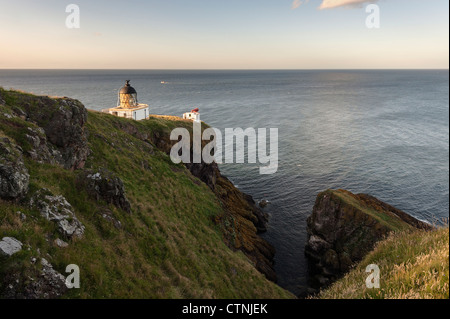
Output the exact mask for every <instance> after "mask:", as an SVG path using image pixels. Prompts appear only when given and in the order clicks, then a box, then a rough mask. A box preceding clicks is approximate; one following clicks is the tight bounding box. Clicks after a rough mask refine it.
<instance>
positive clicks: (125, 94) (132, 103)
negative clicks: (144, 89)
mask: <svg viewBox="0 0 450 319" xmlns="http://www.w3.org/2000/svg"><path fill="white" fill-rule="evenodd" d="M138 105H139V104H138V100H137V92H136V90H135V89H134V88H133V87H132V86H131V85H130V80H127V81H126V84H125V86H124V87H123V88H121V89H120V91H119V102H118V106H119V107H122V108H133V107H137V106H138Z"/></svg>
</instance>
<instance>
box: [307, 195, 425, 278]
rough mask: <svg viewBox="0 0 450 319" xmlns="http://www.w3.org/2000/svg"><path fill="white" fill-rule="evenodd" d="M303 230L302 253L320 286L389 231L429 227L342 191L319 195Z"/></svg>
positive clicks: (378, 201)
mask: <svg viewBox="0 0 450 319" xmlns="http://www.w3.org/2000/svg"><path fill="white" fill-rule="evenodd" d="M307 227H308V241H307V245H306V249H305V253H306V255H307V256H308V257H309V260H310V262H311V265H312V273H315V274H316V279H318V281H319V282H320V284H321V285H326V284H328V283H330V282H332V281H334V280H335V279H337V278H339V277H340V276H341V275H343V274H344V273H346V272H347V271H349V270H350V268H351V267H352V266H353V265H354V264H355V263H357V262H359V261H360V260H361V259H362V258H363V257H364V256H365V255H366V254H367V253H369V252H370V251H371V250H372V249H373V247H374V245H375V243H376V242H378V241H380V240H382V239H383V238H384V237H385V236H386V235H387V234H388V233H389V232H391V231H397V230H406V229H413V228H420V229H431V228H432V227H431V226H429V225H428V224H426V223H424V222H421V221H419V220H417V219H415V218H414V217H412V216H410V215H408V214H406V213H405V212H403V211H401V210H399V209H397V208H395V207H392V206H390V205H388V204H386V203H383V202H381V201H380V200H378V199H376V198H375V197H372V196H369V195H365V194H358V195H355V194H352V193H350V192H348V191H345V190H328V191H325V192H323V193H321V194H319V195H318V196H317V199H316V203H315V205H314V209H313V213H312V215H311V216H310V217H309V218H308V221H307Z"/></svg>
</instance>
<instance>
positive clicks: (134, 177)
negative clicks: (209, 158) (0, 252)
mask: <svg viewBox="0 0 450 319" xmlns="http://www.w3.org/2000/svg"><path fill="white" fill-rule="evenodd" d="M1 95H2V97H3V98H4V99H5V101H6V102H7V106H6V108H7V109H8V107H11V106H13V105H14V106H20V104H21V98H22V96H21V94H20V93H19V92H12V93H9V91H4V90H2V91H1ZM24 99H25V100H28V99H30V96H29V95H25V97H24ZM3 108H5V107H3ZM30 125H33V124H30V123H28V122H26V121H24V120H22V119H20V118H17V117H16V118H13V119H8V118H7V117H4V116H2V114H0V135H6V136H9V137H10V138H12V139H13V140H14V141H15V142H16V143H18V144H19V145H21V144H22V143H25V142H24V141H25V140H26V139H25V137H24V134H25V129H23V130H22V129H15V127H16V126H17V127H19V128H20V127H24V128H26V127H27V126H30ZM179 125H186V126H187V125H189V123H187V122H185V121H179V123H178V122H177V121H174V119H166V118H160V117H155V118H152V119H150V120H148V121H143V122H139V123H138V122H134V121H131V120H127V119H120V118H116V117H113V116H110V115H108V114H101V113H98V112H91V111H90V112H89V114H88V123H87V125H86V128H87V130H88V132H89V147H90V149H91V150H92V154H91V155H90V156H89V158H88V161H87V163H86V168H89V169H94V170H95V169H98V168H100V167H103V168H106V169H108V170H110V171H112V172H114V173H115V174H116V175H117V176H118V177H119V178H121V179H122V181H123V182H124V186H125V190H126V195H127V197H128V199H129V201H130V203H131V206H132V213H131V214H128V213H126V212H124V211H122V210H120V209H118V208H116V207H115V206H113V205H110V204H107V203H105V202H102V201H98V202H97V201H95V200H93V199H92V198H91V197H90V196H89V194H88V193H87V192H86V191H85V190H84V189H83V187H81V186H80V183H78V182H77V180H78V177H79V172H77V171H69V170H65V169H63V168H62V167H60V166H57V165H50V164H39V163H36V162H34V161H32V160H31V159H29V158H26V159H25V164H26V166H27V168H28V170H29V173H30V192H29V194H33V192H34V191H36V190H38V189H40V188H43V187H45V188H48V189H49V190H50V191H51V192H52V193H53V194H55V195H63V196H64V197H65V198H66V199H67V200H68V202H69V203H71V205H72V206H73V208H74V210H75V213H76V216H77V218H78V219H79V220H80V221H81V222H82V223H83V224H84V226H85V227H86V230H85V235H84V237H83V238H82V239H73V240H72V241H70V242H69V246H68V247H67V248H59V247H57V246H56V245H55V243H54V240H55V239H56V238H59V236H60V235H59V233H58V232H57V229H56V227H55V225H54V224H53V223H51V222H48V221H46V220H44V219H43V218H42V217H40V216H39V214H38V213H37V212H36V211H33V210H31V209H30V208H29V207H28V204H27V200H28V199H29V198H27V199H25V200H24V201H22V202H18V203H12V202H7V201H0V238H2V237H5V236H12V237H15V238H17V239H18V240H20V241H21V242H22V243H23V244H24V247H26V249H24V250H23V251H22V252H20V253H18V254H16V255H14V256H13V257H11V258H9V259H7V260H4V259H3V260H2V261H0V278H4V276H7V275H8V274H10V273H11V272H14V271H16V272H19V273H23V274H24V275H23V276H25V274H29V273H33V272H35V271H37V269H38V265H37V264H33V263H31V262H30V260H31V258H32V257H45V258H46V259H48V260H49V261H50V263H51V264H52V265H53V266H54V267H55V269H56V270H58V271H59V272H61V273H62V274H64V271H65V268H66V266H67V265H69V264H76V265H78V266H79V267H80V270H81V288H80V289H74V290H71V291H69V293H68V294H67V295H66V296H65V298H292V297H293V296H292V294H290V293H289V292H287V291H285V290H283V289H282V288H280V287H279V286H277V285H276V284H274V283H272V282H270V281H268V280H266V278H265V277H264V276H263V275H262V274H261V273H259V272H258V271H257V270H256V269H255V268H254V266H253V265H252V263H251V262H250V261H249V259H248V258H247V257H246V256H245V255H244V254H243V253H242V252H234V251H232V250H231V249H229V248H228V247H227V246H226V245H225V243H224V238H223V234H222V232H221V229H220V227H219V226H218V225H216V224H215V223H214V219H215V218H216V217H217V216H220V215H222V214H223V213H224V212H223V208H222V206H221V204H220V202H219V201H218V199H217V197H216V196H215V195H214V193H213V192H212V191H211V190H210V189H209V188H208V187H207V186H206V185H205V184H204V183H200V182H199V180H198V179H196V178H195V177H193V176H192V175H191V174H190V172H189V171H188V170H187V169H186V168H184V166H182V165H175V164H173V163H172V162H171V161H170V158H169V157H168V156H167V155H166V154H165V153H164V152H161V151H160V150H158V149H157V148H154V151H150V150H151V146H149V144H148V143H147V142H145V141H143V140H142V139H138V138H135V137H134V136H133V135H131V134H128V133H126V130H124V129H123V127H129V128H132V129H133V130H137V132H139V133H141V134H148V135H149V136H153V135H155V134H156V135H164V134H166V132H167V131H168V130H171V128H173V127H176V126H179ZM121 128H122V129H121ZM30 196H31V195H29V197H30ZM18 211H21V212H22V213H23V214H25V216H26V219H25V220H22V219H21V218H20V215H19V214H17V212H18ZM104 212H108V213H109V214H110V215H112V216H113V217H114V218H115V219H117V220H119V221H120V222H121V224H122V228H120V229H117V228H116V227H115V226H114V225H113V223H111V222H110V221H108V220H106V219H105V218H103V217H102V214H103V213H104ZM28 248H29V249H28ZM24 278H25V277H24ZM1 289H2V287H1V286H0V291H1Z"/></svg>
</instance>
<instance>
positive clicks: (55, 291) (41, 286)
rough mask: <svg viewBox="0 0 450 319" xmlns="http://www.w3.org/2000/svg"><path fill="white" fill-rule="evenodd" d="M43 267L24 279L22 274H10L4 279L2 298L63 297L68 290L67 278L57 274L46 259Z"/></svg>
mask: <svg viewBox="0 0 450 319" xmlns="http://www.w3.org/2000/svg"><path fill="white" fill-rule="evenodd" d="M34 259H35V258H34ZM35 262H36V259H35ZM35 262H34V263H35ZM41 265H42V268H41V269H40V270H36V271H35V272H34V274H32V275H31V276H28V277H24V275H23V274H20V273H10V274H8V275H7V276H6V277H5V278H3V280H2V282H3V286H4V287H5V288H4V289H3V291H2V292H1V294H0V298H4V299H55V298H60V297H61V296H63V295H64V294H65V293H66V292H67V290H68V288H67V286H66V279H65V277H64V276H63V275H61V274H60V273H59V272H57V271H56V270H55V269H54V268H53V266H52V265H51V264H50V263H49V262H48V261H47V260H46V259H45V258H42V259H41Z"/></svg>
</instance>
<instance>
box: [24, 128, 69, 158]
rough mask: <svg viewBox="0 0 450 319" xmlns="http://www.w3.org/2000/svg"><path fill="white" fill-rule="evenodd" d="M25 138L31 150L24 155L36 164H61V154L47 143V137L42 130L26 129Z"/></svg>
mask: <svg viewBox="0 0 450 319" xmlns="http://www.w3.org/2000/svg"><path fill="white" fill-rule="evenodd" d="M28 131H29V133H28V134H27V135H26V138H27V140H28V142H29V143H30V145H31V146H32V148H31V149H30V150H29V151H27V152H26V154H27V155H28V156H29V157H30V158H31V159H32V160H34V161H36V162H38V163H48V164H52V165H54V164H57V163H61V162H62V155H61V153H60V152H59V151H58V150H57V149H55V148H54V147H52V146H51V144H50V145H49V144H48V143H47V136H46V135H45V132H44V130H43V129H42V128H40V127H36V128H31V127H29V128H28Z"/></svg>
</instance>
